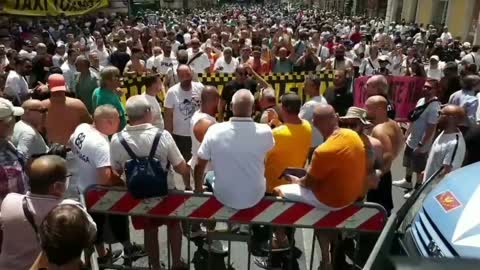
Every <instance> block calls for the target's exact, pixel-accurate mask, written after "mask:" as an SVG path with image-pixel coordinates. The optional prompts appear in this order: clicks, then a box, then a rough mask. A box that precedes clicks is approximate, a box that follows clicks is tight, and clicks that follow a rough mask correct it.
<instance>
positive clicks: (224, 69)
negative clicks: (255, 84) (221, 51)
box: [214, 56, 238, 74]
mask: <svg viewBox="0 0 480 270" xmlns="http://www.w3.org/2000/svg"><path fill="white" fill-rule="evenodd" d="M237 66H238V60H237V59H235V58H233V57H232V60H230V63H227V62H226V61H225V58H224V57H223V56H221V57H220V58H218V59H217V62H215V65H214V70H215V71H216V72H219V73H227V74H232V73H234V72H235V69H236V68H237Z"/></svg>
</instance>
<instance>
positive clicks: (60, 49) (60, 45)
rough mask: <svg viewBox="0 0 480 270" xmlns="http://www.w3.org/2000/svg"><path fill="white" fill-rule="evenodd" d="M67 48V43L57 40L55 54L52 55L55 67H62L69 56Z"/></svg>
mask: <svg viewBox="0 0 480 270" xmlns="http://www.w3.org/2000/svg"><path fill="white" fill-rule="evenodd" d="M65 48H66V47H65V43H64V42H63V41H59V42H57V48H56V49H55V55H54V56H52V63H53V66H54V67H61V66H62V65H63V63H64V62H65V59H66V58H67V55H66V51H65Z"/></svg>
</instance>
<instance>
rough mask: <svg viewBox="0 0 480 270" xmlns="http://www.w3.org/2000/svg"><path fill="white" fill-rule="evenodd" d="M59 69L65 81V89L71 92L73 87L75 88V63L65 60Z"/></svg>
mask: <svg viewBox="0 0 480 270" xmlns="http://www.w3.org/2000/svg"><path fill="white" fill-rule="evenodd" d="M61 69H62V72H63V77H64V78H65V82H66V83H67V88H68V89H67V90H68V91H69V92H73V89H75V74H76V73H77V68H76V67H75V65H70V64H69V63H68V62H65V63H63V65H62V67H61Z"/></svg>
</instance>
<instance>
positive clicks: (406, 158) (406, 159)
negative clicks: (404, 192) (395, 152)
mask: <svg viewBox="0 0 480 270" xmlns="http://www.w3.org/2000/svg"><path fill="white" fill-rule="evenodd" d="M427 158H428V152H426V153H414V152H413V149H412V148H410V147H409V146H408V145H407V146H405V152H404V153H403V167H405V168H408V169H410V170H412V171H413V172H414V173H421V172H423V171H424V170H425V167H426V166H427Z"/></svg>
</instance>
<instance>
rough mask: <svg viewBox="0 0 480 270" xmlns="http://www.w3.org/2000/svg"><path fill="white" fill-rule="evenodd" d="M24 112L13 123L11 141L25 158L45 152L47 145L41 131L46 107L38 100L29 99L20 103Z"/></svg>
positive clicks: (43, 126)
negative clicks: (18, 119)
mask: <svg viewBox="0 0 480 270" xmlns="http://www.w3.org/2000/svg"><path fill="white" fill-rule="evenodd" d="M22 108H23V110H24V111H25V113H24V114H23V115H22V120H20V121H18V122H17V123H16V124H15V127H14V129H13V136H12V142H13V144H14V145H15V146H16V147H17V149H18V151H20V152H21V153H22V154H24V155H25V157H26V158H27V159H29V158H30V157H32V156H35V155H40V154H45V153H46V152H47V151H48V146H47V144H46V143H45V140H44V139H43V137H42V135H41V132H42V131H44V128H45V119H46V115H47V111H48V110H47V108H46V107H45V106H44V105H43V103H42V102H41V101H40V100H36V99H29V100H27V101H25V102H24V103H23V104H22Z"/></svg>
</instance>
